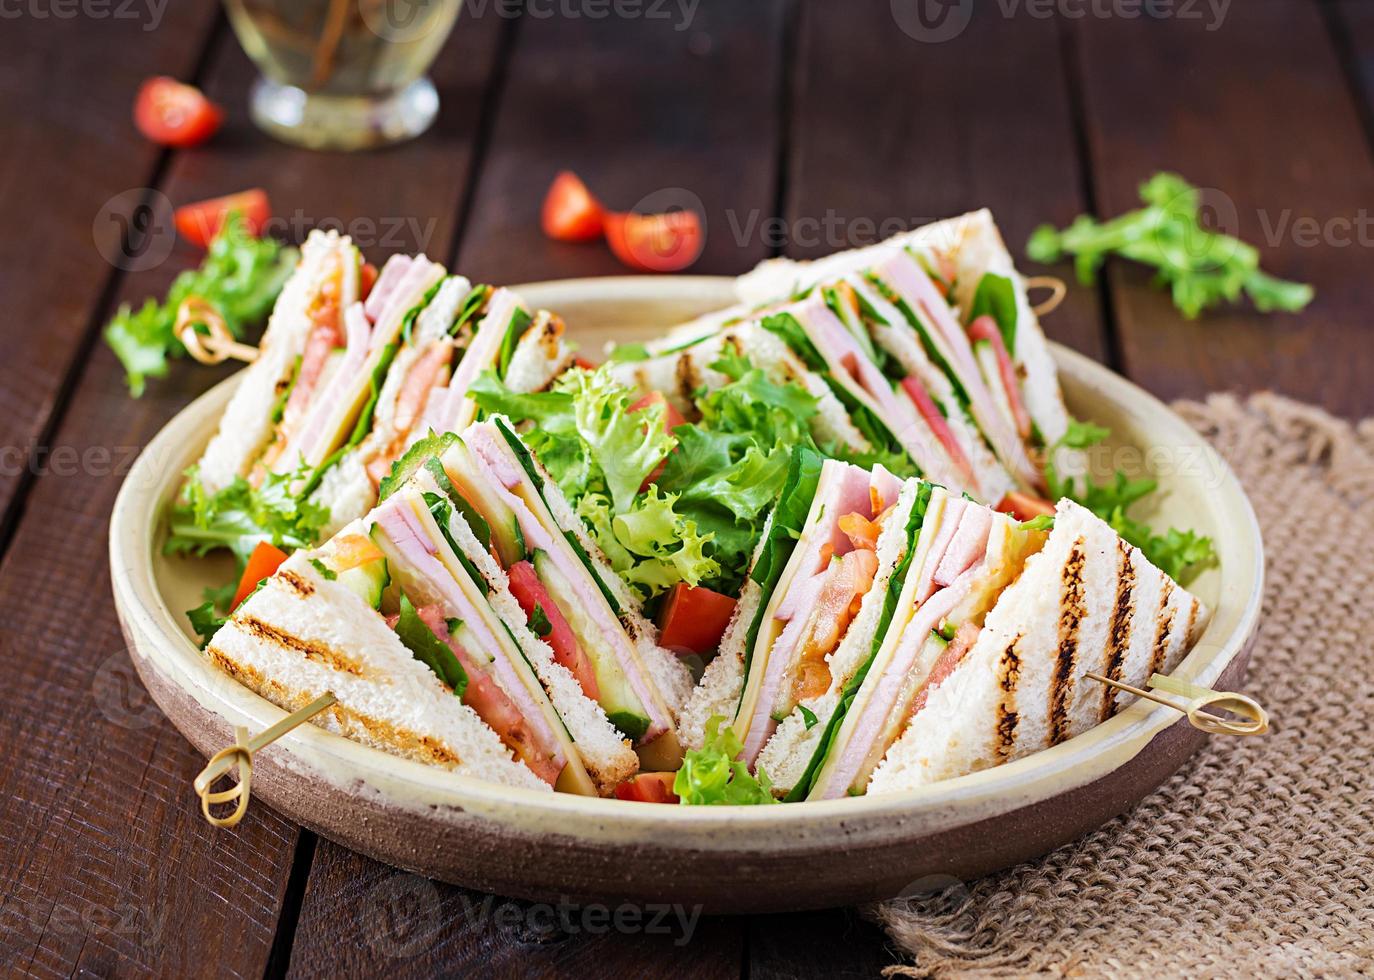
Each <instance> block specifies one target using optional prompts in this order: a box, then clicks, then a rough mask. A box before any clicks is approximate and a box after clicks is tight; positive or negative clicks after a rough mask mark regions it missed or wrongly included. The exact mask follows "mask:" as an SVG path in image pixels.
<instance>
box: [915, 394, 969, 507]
mask: <svg viewBox="0 0 1374 980" xmlns="http://www.w3.org/2000/svg"><path fill="white" fill-rule="evenodd" d="M902 390H903V391H905V392H906V393H907V397H909V398H910V399H911V401H912V402H913V403H914V404H915V405H916V411H918V412H919V413H920V414H921V418H922V419H924V420H925V423H926V425H928V426H930V431H931V433H932V434H933V435H934V436H935V439H936V441H937V442H939V443H940V445H941V446H943V447H944V450H945V453H946V454H947V455H948V456H949V460H950V462H951V463H953V464H954V466H955V468H956V469H957V470H958V471H959V472H960V473H961V474H963V477H964V480H965V481H966V482H967V483H968V484H969V485H970V486H971V485H972V484H973V482H974V480H973V465H972V464H971V463H970V462H969V461H968V457H967V456H965V455H964V450H963V447H962V446H960V445H959V440H957V439H955V438H954V430H953V429H951V428H950V427H949V421H948V420H947V419H946V418H945V416H944V413H942V412H941V411H940V406H938V405H936V404H935V400H934V399H933V398H931V397H930V393H929V392H927V391H926V386H925V385H923V384H921V379H920V378H917V377H914V376H912V377H906V378H903V379H902Z"/></svg>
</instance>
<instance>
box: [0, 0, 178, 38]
mask: <svg viewBox="0 0 1374 980" xmlns="http://www.w3.org/2000/svg"><path fill="white" fill-rule="evenodd" d="M169 2H170V0H0V20H20V19H21V18H29V19H32V20H76V19H77V18H81V19H84V20H137V21H140V22H142V24H143V30H144V31H155V30H157V29H158V25H160V24H161V23H162V15H163V14H164V13H165V12H166V11H167V4H168V3H169Z"/></svg>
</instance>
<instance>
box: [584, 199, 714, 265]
mask: <svg viewBox="0 0 1374 980" xmlns="http://www.w3.org/2000/svg"><path fill="white" fill-rule="evenodd" d="M606 242H607V243H608V244H609V245H610V246H611V251H612V252H614V253H615V257H616V258H618V259H619V260H620V261H621V262H623V263H624V264H625V265H627V266H629V267H630V268H631V269H637V270H639V271H640V272H677V271H679V270H680V269H685V268H687V267H688V266H689V265H691V264H692V263H693V262H695V261H696V260H697V257H698V256H700V255H701V250H702V248H703V247H704V245H705V242H704V241H703V235H702V232H701V219H700V218H699V217H697V214H696V212H695V211H669V212H667V213H666V214H622V213H615V212H612V213H610V214H607V215H606Z"/></svg>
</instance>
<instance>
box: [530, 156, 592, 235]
mask: <svg viewBox="0 0 1374 980" xmlns="http://www.w3.org/2000/svg"><path fill="white" fill-rule="evenodd" d="M605 217H606V209H605V208H603V207H602V206H601V202H600V201H598V200H597V199H596V198H595V197H593V196H592V192H591V191H589V190H587V185H586V184H584V183H582V179H581V178H580V177H578V176H577V174H575V173H573V172H572V171H571V170H563V171H560V172H559V174H558V176H557V177H555V178H554V179H553V183H552V184H550V185H549V192H548V193H547V194H545V195H544V210H543V214H542V215H541V219H542V220H541V223H542V224H543V226H544V234H546V235H548V236H549V237H550V238H552V239H553V240H554V241H558V242H589V241H593V240H594V239H597V238H600V237H601V231H602V228H603V226H604V224H605Z"/></svg>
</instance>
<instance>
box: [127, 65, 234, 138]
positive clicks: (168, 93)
mask: <svg viewBox="0 0 1374 980" xmlns="http://www.w3.org/2000/svg"><path fill="white" fill-rule="evenodd" d="M223 121H224V110H222V109H221V108H220V107H219V106H217V105H215V104H214V103H213V102H211V101H210V100H209V99H207V98H206V97H205V96H204V95H203V94H202V93H201V91H200V89H198V88H196V87H195V86H194V85H183V84H182V83H181V82H178V81H177V80H176V79H175V78H168V77H167V76H165V75H159V76H158V77H156V78H150V79H148V80H147V81H146V82H144V83H143V85H142V86H141V87H140V88H139V90H138V98H137V99H135V100H134V125H136V126H137V127H138V131H139V132H140V133H142V134H143V135H144V136H145V137H147V138H148V139H150V140H152V141H153V142H154V143H157V144H159V145H160V146H179V147H182V148H185V147H190V146H198V145H200V144H201V143H204V142H205V141H206V140H208V139H209V138H210V137H211V136H213V135H215V132H216V131H217V130H218V129H219V127H220V123H222V122H223Z"/></svg>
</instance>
